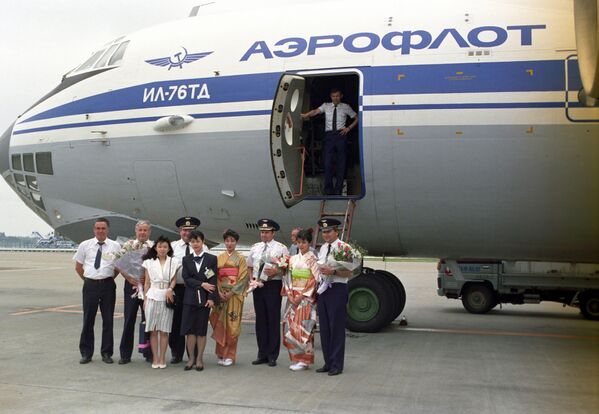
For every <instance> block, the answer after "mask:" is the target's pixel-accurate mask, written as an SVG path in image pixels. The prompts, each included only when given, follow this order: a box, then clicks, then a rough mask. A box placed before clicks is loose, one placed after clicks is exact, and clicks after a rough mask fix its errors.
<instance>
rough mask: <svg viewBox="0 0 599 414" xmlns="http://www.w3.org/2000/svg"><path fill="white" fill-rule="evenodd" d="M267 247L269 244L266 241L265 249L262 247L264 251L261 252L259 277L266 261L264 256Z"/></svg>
mask: <svg viewBox="0 0 599 414" xmlns="http://www.w3.org/2000/svg"><path fill="white" fill-rule="evenodd" d="M266 249H268V244H266V243H264V249H262V253H261V254H260V260H262V263H260V268H259V269H258V277H260V275H261V274H262V269H264V264H265V263H266V258H265V257H264V253H266Z"/></svg>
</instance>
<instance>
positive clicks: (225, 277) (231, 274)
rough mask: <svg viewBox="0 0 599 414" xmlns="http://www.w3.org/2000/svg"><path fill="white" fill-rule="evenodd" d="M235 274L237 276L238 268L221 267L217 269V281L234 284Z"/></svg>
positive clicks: (235, 280) (235, 281)
mask: <svg viewBox="0 0 599 414" xmlns="http://www.w3.org/2000/svg"><path fill="white" fill-rule="evenodd" d="M237 276H239V269H238V268H236V267H221V268H219V269H218V281H219V282H220V283H221V284H222V283H227V284H228V285H231V286H233V285H235V284H236V283H237Z"/></svg>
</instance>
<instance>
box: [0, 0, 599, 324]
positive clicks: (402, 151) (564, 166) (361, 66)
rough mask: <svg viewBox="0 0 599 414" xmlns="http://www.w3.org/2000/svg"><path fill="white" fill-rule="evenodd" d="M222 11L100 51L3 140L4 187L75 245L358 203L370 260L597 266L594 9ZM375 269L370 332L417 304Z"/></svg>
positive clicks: (409, 6) (456, 4)
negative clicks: (330, 118)
mask: <svg viewBox="0 0 599 414" xmlns="http://www.w3.org/2000/svg"><path fill="white" fill-rule="evenodd" d="M219 7H220V4H219V2H213V3H210V4H207V5H203V6H201V7H195V8H194V9H193V10H192V12H191V14H190V16H189V17H187V18H185V19H182V20H178V21H174V22H169V23H165V24H161V25H158V26H155V27H150V28H147V29H144V30H140V31H137V32H134V33H131V34H128V35H125V36H122V37H119V38H117V39H115V40H113V41H111V42H109V43H107V44H105V45H104V46H102V47H100V48H98V49H97V50H95V51H94V52H93V53H92V54H91V56H90V57H89V59H87V60H86V61H85V62H82V63H81V65H79V66H78V67H76V68H74V69H72V70H71V71H69V72H68V73H66V74H65V75H64V76H63V77H62V80H61V81H60V82H59V83H58V85H57V86H56V88H54V89H53V90H52V91H50V92H49V93H47V94H46V95H44V96H43V97H42V98H41V99H39V101H37V102H36V103H34V104H33V105H32V106H31V107H30V108H29V109H27V110H26V111H25V112H24V113H23V114H22V115H20V116H19V117H18V118H17V119H16V120H15V122H14V123H13V124H12V125H11V126H9V127H8V129H7V130H6V132H5V133H4V134H3V135H2V137H1V138H0V172H1V173H2V176H3V177H4V179H5V180H6V181H7V182H8V184H9V185H10V186H11V187H12V188H13V189H14V190H15V192H16V193H17V194H18V195H19V197H20V198H21V199H22V200H23V201H24V202H25V203H26V204H27V205H28V206H29V207H30V208H31V209H32V210H33V211H34V212H35V213H36V214H37V215H38V216H40V217H41V218H42V219H43V220H45V221H46V222H47V223H48V224H49V225H50V226H52V227H53V228H54V229H56V231H58V232H60V234H63V235H66V236H68V237H69V238H71V239H73V240H74V241H81V240H83V239H86V238H88V237H89V235H90V229H91V228H92V223H93V222H94V220H95V219H96V218H97V217H100V216H103V217H108V218H109V219H110V221H111V235H112V236H114V237H116V236H128V235H130V234H131V233H132V228H133V224H134V223H135V222H136V221H137V220H138V219H140V218H144V219H149V220H150V221H151V222H152V223H153V224H154V226H155V227H157V228H158V229H159V230H155V231H156V232H163V233H164V234H165V235H168V236H171V237H173V238H177V237H178V236H177V233H176V230H175V229H174V228H173V223H174V220H175V218H177V217H180V216H184V215H194V216H198V217H200V219H201V221H202V226H201V229H202V230H203V231H204V232H205V234H206V235H207V237H208V240H209V241H211V242H213V243H217V242H219V241H220V236H221V234H222V232H223V230H224V229H226V228H233V229H235V230H237V231H238V232H239V233H240V234H241V237H242V242H244V243H250V242H251V241H253V240H256V239H257V231H258V227H257V225H256V220H257V219H259V218H261V217H270V218H273V219H275V220H276V221H278V222H279V223H280V224H281V227H282V229H283V231H284V232H288V231H290V230H291V229H292V228H293V227H295V226H298V225H299V226H304V227H311V226H314V225H315V223H316V221H317V219H318V218H319V217H321V216H322V215H323V213H324V214H326V213H327V212H334V211H340V210H341V211H346V212H348V211H349V209H350V207H351V209H353V211H352V226H351V231H352V233H351V236H352V238H353V239H355V240H356V241H358V242H359V243H360V244H361V245H362V246H364V247H365V248H366V249H367V250H368V251H369V253H370V254H372V255H386V256H416V257H436V258H451V259H456V260H457V259H471V260H512V261H515V260H531V261H549V262H572V263H594V264H597V263H599V214H597V212H598V211H599V185H598V182H599V180H597V178H598V177H599V106H598V98H599V74H598V73H599V72H598V65H599V64H598V61H599V60H598V51H597V49H598V46H597V45H598V43H597V39H598V38H599V37H598V29H597V1H596V0H595V1H588V0H574V1H561V0H527V1H514V0H495V1H492V0H481V1H477V2H472V1H464V0H455V1H451V2H448V1H441V0H430V1H423V2H419V3H414V2H405V1H391V0H388V1H387V0H386V1H383V0H381V1H376V2H371V3H369V4H368V7H364V3H363V2H358V1H353V0H347V1H342V2H339V1H323V2H318V3H317V4H315V3H314V2H308V3H305V4H304V3H303V2H297V1H296V2H291V3H277V4H271V5H269V6H267V7H261V8H255V9H254V8H245V9H243V10H236V9H230V8H229V9H228V10H224V9H226V7H225V8H224V9H221V8H219ZM223 10H224V11H223ZM333 87H336V88H340V89H341V90H342V91H343V93H344V101H345V102H347V103H348V104H349V105H350V106H352V107H353V108H354V110H356V112H357V113H358V119H359V122H358V126H357V128H355V130H354V131H352V132H351V134H349V136H348V169H347V175H346V181H345V187H344V192H343V194H342V195H340V196H324V195H323V194H322V182H323V169H322V136H323V120H322V117H321V118H318V117H317V118H313V119H312V120H310V121H303V120H302V119H301V116H300V114H301V113H302V112H306V111H307V110H309V109H312V108H315V107H317V106H319V105H320V104H321V103H323V102H325V101H327V100H328V95H329V92H330V90H331V88H333ZM352 203H354V204H352ZM354 206H355V208H354ZM283 239H284V236H283ZM371 273H373V274H375V275H379V277H378V279H377V277H372V278H368V279H367V280H365V279H364V278H362V279H360V280H361V283H362V284H361V289H358V290H359V292H357V291H356V292H354V293H356V294H355V296H352V291H350V302H349V309H350V320H353V322H354V325H353V326H354V327H355V326H358V328H357V329H358V330H359V329H363V330H366V331H368V330H377V329H380V328H381V326H382V324H381V323H380V321H381V319H385V320H386V319H390V318H388V314H389V313H390V312H391V311H390V310H389V308H391V307H394V310H393V312H392V313H393V314H395V313H396V312H397V311H398V310H399V312H401V310H402V309H403V307H404V304H405V290H403V287H402V286H401V283H400V282H399V281H398V279H397V278H395V277H394V276H393V275H390V276H391V277H387V278H386V281H382V280H381V279H385V277H386V276H389V275H388V274H386V273H385V272H384V271H381V270H373V271H372V272H371ZM380 275H383V277H380ZM356 279H358V278H356ZM392 279H393V282H392V283H393V284H395V288H393V287H390V286H391V285H390V284H389V283H391V282H390V280H392ZM385 283H386V284H385ZM397 283H399V285H397ZM369 287H370V288H369ZM385 287H386V288H389V289H391V290H393V289H395V290H393V295H392V296H391V297H392V299H389V296H386V297H385V298H384V297H383V295H384V293H381V291H386V290H388V289H386V288H385ZM350 289H351V287H350ZM352 297H353V299H352ZM379 299H380V301H379ZM598 300H599V299H598ZM390 301H393V302H394V303H389V302H390ZM379 302H380V303H379ZM352 308H353V310H352ZM383 308H385V309H386V310H384V312H383ZM377 315H378V316H377ZM381 315H383V316H381ZM398 315H399V313H398ZM396 316H397V315H396Z"/></svg>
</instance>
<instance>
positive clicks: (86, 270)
mask: <svg viewBox="0 0 599 414" xmlns="http://www.w3.org/2000/svg"><path fill="white" fill-rule="evenodd" d="M98 247H100V245H99V244H98V239H96V238H95V237H94V238H92V239H88V240H85V241H83V242H81V244H80V245H79V247H78V248H77V252H76V253H75V255H74V256H73V260H74V261H76V262H77V263H81V264H82V265H83V276H84V277H86V278H88V279H94V280H100V279H106V278H109V277H114V254H115V253H116V252H118V251H119V250H121V245H120V244H118V243H117V242H115V241H114V240H110V239H108V238H107V239H106V240H104V244H103V245H102V259H101V260H100V267H99V268H98V269H96V268H95V267H94V264H95V263H96V254H97V253H98Z"/></svg>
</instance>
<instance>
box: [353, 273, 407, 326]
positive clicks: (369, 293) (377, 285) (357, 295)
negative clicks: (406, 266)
mask: <svg viewBox="0 0 599 414" xmlns="http://www.w3.org/2000/svg"><path fill="white" fill-rule="evenodd" d="M348 287H349V299H348V303H347V325H346V326H347V329H349V330H350V331H354V332H378V331H380V330H381V329H382V328H384V327H385V326H387V325H389V324H390V323H391V322H392V321H394V320H395V319H396V318H397V317H398V316H399V315H400V313H401V311H402V310H403V308H404V306H405V303H406V292H405V289H404V287H403V285H402V284H401V282H400V281H399V279H398V278H397V277H395V276H394V275H393V274H392V273H389V272H386V271H384V270H373V269H370V268H367V267H365V268H363V269H362V274H361V275H360V276H358V277H356V278H354V279H352V280H350V281H349V285H348Z"/></svg>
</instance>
